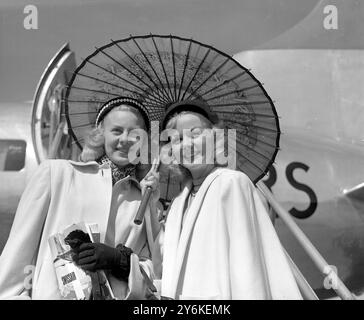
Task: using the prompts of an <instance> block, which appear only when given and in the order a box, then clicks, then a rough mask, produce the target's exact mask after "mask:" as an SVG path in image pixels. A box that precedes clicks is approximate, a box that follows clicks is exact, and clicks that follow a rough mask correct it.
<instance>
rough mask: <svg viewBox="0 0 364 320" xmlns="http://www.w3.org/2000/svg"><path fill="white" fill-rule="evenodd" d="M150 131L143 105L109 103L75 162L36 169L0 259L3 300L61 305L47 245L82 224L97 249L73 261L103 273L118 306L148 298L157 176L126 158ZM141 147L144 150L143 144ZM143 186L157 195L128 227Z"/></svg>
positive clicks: (82, 251) (90, 246) (81, 250)
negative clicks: (95, 233)
mask: <svg viewBox="0 0 364 320" xmlns="http://www.w3.org/2000/svg"><path fill="white" fill-rule="evenodd" d="M149 127H150V120H149V117H148V112H147V110H146V109H145V108H144V106H143V105H142V104H141V103H140V102H138V101H137V100H135V99H132V98H125V97H119V98H116V99H112V100H110V101H108V102H106V103H105V104H104V105H103V106H102V107H101V108H100V109H99V111H98V114H97V118H96V124H95V129H93V131H92V132H91V134H90V135H89V137H88V138H87V139H86V143H85V146H84V149H83V152H82V154H81V157H80V159H81V161H80V162H75V161H69V160H47V161H44V162H43V163H41V165H40V166H39V168H38V170H37V171H36V173H35V174H34V176H33V178H32V179H31V180H30V182H29V184H28V185H27V187H26V189H25V191H24V193H23V195H22V198H21V201H20V203H19V206H18V209H17V212H16V215H15V219H14V222H13V225H12V229H11V232H10V235H9V238H8V241H7V244H6V246H5V248H4V250H3V252H2V254H1V257H0V299H5V298H10V299H16V298H25V299H29V298H31V299H61V298H62V297H61V295H60V291H59V289H58V284H57V278H56V273H55V270H54V266H53V259H52V255H51V251H50V248H49V245H48V239H49V237H50V236H51V235H53V234H56V233H58V232H60V231H62V230H63V229H65V228H66V227H67V226H69V225H71V224H74V223H79V222H86V223H97V224H98V227H99V231H100V242H98V243H87V242H86V243H82V244H80V245H79V246H77V251H76V255H75V258H74V259H75V262H76V263H77V264H78V265H79V266H80V267H81V268H82V269H83V270H86V271H91V272H96V271H100V270H103V271H105V273H106V275H107V278H108V280H109V283H110V285H111V288H112V290H113V293H114V295H115V297H116V298H118V299H143V298H145V297H146V295H148V294H149V287H148V280H149V277H153V271H152V266H151V260H150V259H151V250H152V248H153V245H154V238H155V235H156V234H157V232H158V231H159V229H158V228H159V224H158V220H157V218H156V217H157V214H156V213H155V211H156V210H157V205H156V204H157V200H158V198H159V192H158V190H155V189H156V185H157V184H158V175H157V174H156V173H155V172H153V171H150V172H149V173H147V175H145V170H144V172H143V170H141V169H142V167H141V165H140V164H137V163H136V162H137V161H133V160H137V159H132V157H131V153H132V152H131V151H132V148H133V146H134V145H135V144H136V142H138V141H137V139H136V138H135V135H133V132H134V131H138V130H139V131H140V130H141V131H144V132H145V131H146V130H148V129H149ZM145 140H148V139H145ZM139 143H141V144H142V147H141V150H142V149H143V145H144V147H145V146H146V143H148V141H139ZM134 158H135V157H134ZM144 175H145V177H143V176H144ZM148 186H150V187H152V189H153V190H154V192H153V195H152V199H151V201H150V208H147V211H146V214H145V219H144V222H143V224H141V225H136V224H134V223H133V220H134V217H135V214H136V212H137V210H138V207H139V204H140V201H141V197H142V193H143V192H144V190H145V188H146V187H148ZM150 211H152V213H151V212H150ZM29 266H33V267H34V268H33V272H32V274H31V276H32V281H31V284H32V285H31V287H29V286H26V285H25V280H26V279H27V278H29V275H28V274H27V272H29V271H26V270H29V269H28V268H29ZM146 275H148V276H149V277H146ZM94 298H95V297H94Z"/></svg>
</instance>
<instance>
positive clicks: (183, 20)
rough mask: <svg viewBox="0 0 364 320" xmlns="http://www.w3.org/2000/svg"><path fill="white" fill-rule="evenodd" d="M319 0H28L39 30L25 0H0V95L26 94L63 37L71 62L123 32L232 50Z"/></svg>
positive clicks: (263, 37) (255, 41) (273, 33)
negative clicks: (27, 24) (29, 20)
mask: <svg viewBox="0 0 364 320" xmlns="http://www.w3.org/2000/svg"><path fill="white" fill-rule="evenodd" d="M317 2H318V0H305V1H298V0H224V1H221V0H183V1H181V0H178V1H177V0H153V1H152V0H133V1H131V0H121V1H115V0H114V1H101V0H98V1H96V0H89V1H86V0H78V1H71V0H63V1H56V0H47V1H45V0H35V1H32V2H31V4H33V5H35V6H36V8H37V13H38V29H36V30H27V29H25V28H24V19H25V18H26V16H27V14H25V13H24V8H25V6H26V5H28V4H29V2H28V1H25V0H15V1H13V0H2V1H1V3H0V99H1V101H2V102H15V101H26V100H31V99H32V98H33V95H34V91H35V89H36V86H37V83H38V81H39V78H40V76H41V74H42V72H43V70H44V68H45V67H46V66H47V64H48V62H49V61H50V59H51V58H52V57H53V55H54V54H55V53H56V52H57V51H58V49H59V48H60V47H61V46H62V45H63V44H64V43H66V42H69V43H70V47H71V49H72V50H73V51H75V53H76V57H77V61H78V62H80V61H81V58H82V57H86V56H88V55H89V54H90V53H91V52H92V51H93V50H94V47H95V46H101V45H103V44H106V43H108V42H109V41H110V39H111V38H112V39H115V40H116V39H122V38H126V37H128V36H129V34H134V35H142V34H148V33H150V32H152V33H156V34H171V33H172V34H175V35H179V36H185V37H188V38H190V37H192V38H194V39H196V40H198V41H201V42H204V43H206V44H209V45H213V46H215V47H216V48H218V49H220V50H222V51H224V52H227V53H228V54H231V55H232V54H235V53H237V52H240V51H242V50H250V49H253V48H256V47H259V46H261V45H262V44H264V43H266V42H268V41H270V40H272V39H274V38H276V37H277V36H279V35H281V34H282V33H284V32H285V31H287V30H289V29H290V28H292V27H293V26H295V25H296V24H297V23H299V22H300V21H301V20H302V19H303V18H304V17H306V16H307V15H308V14H309V13H310V12H311V11H312V10H313V8H314V7H315V6H316V4H317Z"/></svg>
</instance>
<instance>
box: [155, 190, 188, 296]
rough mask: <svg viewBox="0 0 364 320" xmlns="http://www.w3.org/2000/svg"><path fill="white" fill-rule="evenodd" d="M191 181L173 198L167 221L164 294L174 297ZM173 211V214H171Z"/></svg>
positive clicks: (164, 254) (164, 255)
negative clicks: (178, 251)
mask: <svg viewBox="0 0 364 320" xmlns="http://www.w3.org/2000/svg"><path fill="white" fill-rule="evenodd" d="M190 190H191V183H188V184H186V186H185V187H184V189H183V190H182V193H181V194H180V195H179V196H178V197H177V198H175V199H174V200H173V202H172V204H171V207H170V209H169V212H168V215H167V221H166V229H165V235H164V244H163V280H162V295H164V296H167V297H171V298H172V297H174V292H175V291H174V289H173V288H174V286H173V285H172V284H173V283H174V282H175V281H174V277H175V263H176V255H177V249H178V242H179V238H180V235H181V224H182V218H183V208H184V205H185V200H186V198H187V196H188V194H189V193H190ZM169 213H171V214H169Z"/></svg>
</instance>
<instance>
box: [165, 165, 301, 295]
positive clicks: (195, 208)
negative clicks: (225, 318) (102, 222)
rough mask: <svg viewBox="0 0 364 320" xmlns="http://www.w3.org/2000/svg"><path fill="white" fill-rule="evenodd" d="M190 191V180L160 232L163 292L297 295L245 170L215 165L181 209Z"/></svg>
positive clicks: (294, 284)
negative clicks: (191, 200) (189, 200)
mask: <svg viewBox="0 0 364 320" xmlns="http://www.w3.org/2000/svg"><path fill="white" fill-rule="evenodd" d="M190 190H191V183H190V184H187V185H186V186H185V188H184V190H183V191H182V193H181V194H180V195H179V196H178V197H176V198H175V199H174V201H173V202H172V204H171V207H170V210H169V213H168V216H167V220H166V224H165V233H164V235H163V233H161V235H160V239H159V241H161V243H162V244H163V250H162V251H163V253H162V255H163V268H162V269H163V270H162V283H161V287H162V288H161V294H162V296H166V297H170V298H173V299H208V300H211V299H302V297H301V294H300V291H299V289H298V286H297V284H296V281H295V279H294V276H293V274H292V272H291V269H290V266H289V264H288V262H287V259H286V257H285V254H284V252H283V250H282V246H281V244H280V241H279V239H278V237H277V234H276V232H275V230H274V227H273V225H272V223H271V221H270V218H269V216H268V212H267V210H266V208H265V206H264V204H263V202H262V200H261V198H260V195H259V194H258V192H257V189H256V188H255V186H254V185H253V183H252V182H251V181H250V179H249V178H248V177H247V176H246V175H245V174H243V173H241V172H238V171H234V170H230V169H226V168H215V169H214V171H213V172H212V173H210V174H209V175H208V176H207V178H206V179H205V181H204V182H203V184H202V185H201V187H200V189H199V191H198V192H197V194H196V196H195V199H194V200H193V202H192V204H191V206H190V208H189V209H188V210H187V212H185V213H184V207H185V202H186V199H187V197H188V195H189V193H190ZM184 214H185V215H186V216H185V218H184V220H182V219H183V215H184ZM182 224H183V225H182Z"/></svg>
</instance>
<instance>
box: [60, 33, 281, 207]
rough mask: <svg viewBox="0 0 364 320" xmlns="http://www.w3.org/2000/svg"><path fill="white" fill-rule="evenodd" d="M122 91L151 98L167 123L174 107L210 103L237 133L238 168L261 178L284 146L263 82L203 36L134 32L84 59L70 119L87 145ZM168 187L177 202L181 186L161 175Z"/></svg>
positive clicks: (150, 105)
mask: <svg viewBox="0 0 364 320" xmlns="http://www.w3.org/2000/svg"><path fill="white" fill-rule="evenodd" d="M119 96H124V97H125V96H126V97H131V98H134V99H137V100H138V101H140V102H141V103H143V104H144V106H146V108H147V110H148V113H149V117H150V119H151V120H152V121H153V120H156V121H162V120H163V118H164V112H165V110H167V109H168V107H169V106H171V105H173V104H176V103H179V102H183V101H194V100H196V101H203V103H204V104H206V105H208V107H209V108H210V111H211V112H212V113H213V114H215V115H216V116H217V117H218V119H219V121H220V123H221V124H222V126H223V128H225V129H235V130H236V169H237V170H241V171H243V172H244V173H245V174H247V175H248V176H249V178H250V179H251V180H252V181H253V182H254V183H256V182H257V181H258V180H259V179H261V178H262V177H263V176H264V175H265V174H266V173H267V172H268V170H269V167H270V165H271V164H272V163H273V161H274V159H275V156H276V154H277V151H278V149H279V136H280V130H279V122H278V116H277V112H276V110H275V107H274V104H273V102H272V100H271V98H270V97H269V96H268V94H267V92H266V91H265V90H264V88H263V86H262V84H261V83H260V82H259V81H258V80H257V79H256V78H255V77H254V76H253V75H252V73H251V72H250V71H249V70H248V69H246V68H244V67H243V66H242V65H240V64H239V63H238V62H237V61H235V60H234V59H233V58H232V57H230V56H229V55H227V54H225V53H223V52H221V51H219V50H217V49H215V48H213V47H212V46H209V45H205V44H202V43H200V42H198V41H196V40H192V39H185V38H181V37H177V36H172V35H152V34H151V35H145V36H130V37H129V38H126V39H122V40H118V41H114V40H111V42H110V43H108V44H106V45H104V46H102V47H100V48H96V51H95V52H93V53H92V54H91V55H90V56H88V57H87V58H86V59H84V60H83V62H82V63H81V65H80V66H79V67H78V68H77V69H76V71H75V72H74V74H73V76H72V79H71V81H70V83H69V86H68V89H67V93H66V117H67V122H68V125H69V128H70V132H71V135H72V136H73V138H74V140H75V143H76V144H77V145H78V146H79V147H80V148H82V145H83V137H84V135H85V133H86V131H87V130H89V129H90V128H92V127H93V126H94V123H95V119H96V115H97V112H98V110H99V108H100V106H101V105H102V104H103V103H105V102H106V101H108V100H110V99H112V98H116V97H119ZM161 189H162V190H161V195H162V198H164V199H165V200H169V199H171V198H172V197H173V196H174V195H175V193H176V192H178V191H179V189H180V185H179V183H178V182H177V181H172V180H171V177H170V176H169V175H167V176H161Z"/></svg>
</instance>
